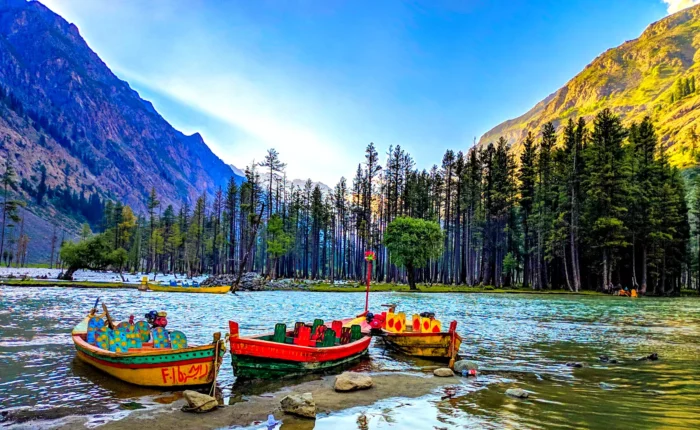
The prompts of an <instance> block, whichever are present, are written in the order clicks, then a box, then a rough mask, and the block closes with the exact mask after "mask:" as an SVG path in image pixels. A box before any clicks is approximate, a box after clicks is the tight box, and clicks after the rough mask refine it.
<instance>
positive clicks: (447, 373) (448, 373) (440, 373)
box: [433, 367, 455, 378]
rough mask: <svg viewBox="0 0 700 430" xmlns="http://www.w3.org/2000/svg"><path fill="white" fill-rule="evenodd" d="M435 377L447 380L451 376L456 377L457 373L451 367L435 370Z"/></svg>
mask: <svg viewBox="0 0 700 430" xmlns="http://www.w3.org/2000/svg"><path fill="white" fill-rule="evenodd" d="M433 375H435V376H440V377H442V378H447V377H450V376H455V373H454V372H453V371H452V369H450V368H449V367H441V368H439V369H435V370H433Z"/></svg>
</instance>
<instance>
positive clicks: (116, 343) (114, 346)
mask: <svg viewBox="0 0 700 430" xmlns="http://www.w3.org/2000/svg"><path fill="white" fill-rule="evenodd" d="M126 330H127V329H126V328H125V327H118V326H117V328H115V329H114V330H112V336H111V337H110V338H109V350H110V351H112V352H128V351H129V343H128V339H127V338H126V335H127V334H128V333H127V331H126Z"/></svg>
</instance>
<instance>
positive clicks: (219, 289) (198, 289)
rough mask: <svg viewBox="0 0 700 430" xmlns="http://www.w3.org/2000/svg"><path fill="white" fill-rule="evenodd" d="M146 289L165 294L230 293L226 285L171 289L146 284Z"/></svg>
mask: <svg viewBox="0 0 700 430" xmlns="http://www.w3.org/2000/svg"><path fill="white" fill-rule="evenodd" d="M148 289H149V290H151V291H160V292H165V293H208V294H226V293H228V292H229V291H231V287H230V286H228V285H220V286H216V287H171V286H169V285H152V284H148Z"/></svg>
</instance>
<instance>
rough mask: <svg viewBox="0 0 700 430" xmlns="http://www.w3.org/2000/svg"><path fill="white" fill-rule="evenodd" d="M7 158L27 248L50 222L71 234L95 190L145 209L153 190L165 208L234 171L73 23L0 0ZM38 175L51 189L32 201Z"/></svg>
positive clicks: (39, 241) (0, 111)
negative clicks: (144, 94)
mask: <svg viewBox="0 0 700 430" xmlns="http://www.w3.org/2000/svg"><path fill="white" fill-rule="evenodd" d="M7 157H9V158H11V160H12V162H13V164H14V168H15V170H16V172H17V180H18V185H19V186H18V187H16V188H15V190H14V193H15V194H17V195H19V196H20V198H22V199H24V200H25V201H28V202H30V205H29V206H28V207H27V211H29V212H31V214H32V216H30V217H28V220H29V218H31V219H32V222H27V223H26V224H27V225H26V227H27V229H28V230H27V231H28V232H29V235H30V238H31V240H30V246H37V245H45V244H46V243H48V242H50V239H49V238H48V237H47V234H49V233H47V232H51V231H52V229H53V228H52V227H51V226H50V224H52V223H55V224H58V225H59V226H60V228H61V229H63V230H66V232H64V233H59V234H60V235H61V236H63V235H65V234H67V236H68V237H71V236H73V235H74V233H75V232H76V231H77V229H78V226H79V223H80V222H83V221H85V220H88V221H91V220H90V219H89V217H87V219H86V217H84V216H83V215H84V214H83V215H81V212H80V211H77V213H76V211H75V210H72V209H74V208H72V207H71V206H74V205H75V204H81V205H85V202H94V201H95V197H94V196H96V197H99V200H102V201H104V200H106V199H110V200H114V201H121V202H122V203H125V204H128V205H130V206H131V207H132V208H133V209H134V210H135V211H136V212H137V213H139V212H140V213H143V212H144V211H145V209H146V205H145V202H146V199H147V196H148V194H149V192H150V190H151V189H152V188H155V190H156V192H157V194H158V198H159V200H160V201H161V204H162V205H163V207H165V206H166V205H168V204H173V205H175V206H176V207H178V206H179V205H181V204H182V202H183V201H187V202H189V203H193V202H194V201H195V200H196V199H197V197H198V196H199V195H201V194H202V193H207V194H208V195H210V196H211V195H213V194H214V192H215V191H216V189H217V188H218V187H220V186H221V187H225V186H226V183H227V182H228V180H229V178H230V177H232V176H237V175H236V174H235V173H234V172H232V170H231V168H230V167H229V166H228V165H227V164H226V163H224V162H223V161H222V160H221V159H219V157H217V156H216V155H214V153H213V152H212V151H211V150H210V149H209V147H208V146H207V145H206V143H205V142H204V140H203V139H202V136H200V135H199V134H198V133H195V134H192V135H189V136H188V135H185V134H183V133H181V132H180V131H178V130H176V129H174V128H173V127H172V126H171V125H170V124H169V123H168V122H167V121H166V120H165V119H164V118H163V117H162V116H161V115H160V114H159V113H158V112H157V111H156V110H155V108H154V107H153V105H152V104H151V103H150V102H148V101H146V100H143V99H142V98H141V97H139V94H138V93H137V92H136V91H134V90H133V89H132V88H131V87H130V86H129V84H128V83H127V82H124V81H122V80H120V79H119V78H118V77H117V76H115V75H114V73H112V72H111V71H110V69H109V68H108V67H107V65H106V64H105V63H104V62H103V61H102V60H101V59H100V58H99V57H98V55H97V54H96V53H95V52H93V51H92V50H91V49H90V47H89V46H88V45H87V43H86V42H85V40H84V39H83V38H82V37H81V36H80V32H79V31H78V28H77V27H76V26H75V25H73V24H69V23H68V22H66V20H64V19H63V18H62V17H60V16H59V15H57V14H55V13H54V12H52V11H51V10H49V9H48V8H47V7H46V6H44V5H43V4H41V3H40V2H38V1H29V2H27V1H25V0H0V160H2V161H3V162H2V163H0V164H2V166H0V169H3V171H4V164H5V163H4V160H5V159H6V158H7ZM42 175H45V184H46V186H47V187H48V189H49V190H52V192H53V194H52V195H48V196H47V198H46V199H45V200H44V201H43V203H42V204H38V201H37V199H36V198H35V196H36V194H37V192H38V189H39V183H40V180H41V177H42ZM238 179H239V180H242V178H238ZM66 196H69V197H70V196H73V201H72V202H71V201H69V200H70V199H69V197H66ZM81 199H83V200H81ZM66 202H67V203H66ZM98 204H99V201H98ZM67 209H71V210H67ZM37 217H38V218H37ZM40 220H43V222H44V225H42V223H41V222H40ZM92 221H93V224H94V221H95V220H92ZM47 253H48V251H47V248H46V246H43V248H42V249H40V250H38V251H36V252H35V250H31V249H30V261H40V260H42V259H45V260H48V258H45V257H46V255H47Z"/></svg>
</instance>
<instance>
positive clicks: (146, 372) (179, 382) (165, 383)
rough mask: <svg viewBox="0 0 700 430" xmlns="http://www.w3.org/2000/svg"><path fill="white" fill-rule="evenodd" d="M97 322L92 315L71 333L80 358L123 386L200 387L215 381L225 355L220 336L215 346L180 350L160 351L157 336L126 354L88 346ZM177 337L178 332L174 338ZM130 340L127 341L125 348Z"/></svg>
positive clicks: (223, 344)
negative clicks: (89, 331) (94, 324)
mask: <svg viewBox="0 0 700 430" xmlns="http://www.w3.org/2000/svg"><path fill="white" fill-rule="evenodd" d="M103 309H104V310H105V315H106V316H107V322H108V323H109V325H111V321H110V318H109V313H108V312H107V310H106V307H104V305H103ZM94 318H100V317H99V316H97V315H95V314H94V311H93V312H91V314H90V315H89V316H88V317H87V318H85V319H84V320H83V321H82V322H80V323H79V324H78V325H76V326H75V328H73V332H72V337H73V343H74V344H75V349H76V351H77V356H78V358H79V359H80V360H82V361H84V362H85V363H87V364H89V365H91V366H93V367H95V368H97V369H99V370H101V371H103V372H105V373H108V374H109V375H111V376H113V377H115V378H117V379H120V380H122V381H124V382H128V383H130V384H134V385H140V386H147V387H168V388H170V387H182V386H198V385H206V384H211V383H212V382H214V381H215V379H216V374H217V372H218V369H219V367H220V366H221V362H222V357H223V355H224V353H225V352H226V345H225V341H224V340H223V339H221V334H220V333H215V334H214V342H213V343H212V344H209V345H203V346H196V347H183V348H179V349H178V348H176V347H175V346H174V345H173V346H170V347H157V346H161V345H154V343H158V340H157V339H156V338H155V334H154V338H153V341H151V342H140V345H139V346H140V347H139V348H128V349H126V348H123V349H126V351H125V352H115V351H110V350H109V349H104V348H101V347H99V346H97V345H95V344H93V343H90V342H88V330H89V329H88V327H89V325H90V324H91V322H90V320H91V319H94ZM93 322H94V321H93ZM144 322H145V321H144ZM137 324H140V323H137ZM105 327H106V326H105ZM90 330H92V329H90ZM174 333H176V332H172V333H171V334H174ZM112 339H113V338H112ZM183 339H184V336H183ZM127 340H128V341H129V342H132V341H135V340H134V339H127ZM127 340H124V345H125V344H126V342H127ZM175 342H176V341H175V340H173V343H175ZM184 342H186V340H185V341H184Z"/></svg>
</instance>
